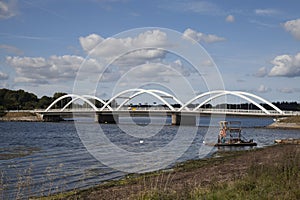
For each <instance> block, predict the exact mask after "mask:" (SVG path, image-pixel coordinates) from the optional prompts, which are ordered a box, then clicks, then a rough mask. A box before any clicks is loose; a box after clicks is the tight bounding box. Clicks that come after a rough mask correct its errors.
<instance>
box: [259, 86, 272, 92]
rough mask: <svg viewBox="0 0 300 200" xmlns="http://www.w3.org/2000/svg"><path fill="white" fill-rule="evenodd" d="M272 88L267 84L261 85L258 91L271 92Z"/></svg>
mask: <svg viewBox="0 0 300 200" xmlns="http://www.w3.org/2000/svg"><path fill="white" fill-rule="evenodd" d="M270 91H271V89H270V88H268V87H267V86H265V85H260V86H259V87H258V89H257V92H260V93H267V92H270Z"/></svg>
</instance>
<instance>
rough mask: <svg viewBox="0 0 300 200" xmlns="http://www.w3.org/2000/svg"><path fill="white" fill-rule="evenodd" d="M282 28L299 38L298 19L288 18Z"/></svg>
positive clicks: (299, 20) (299, 22)
mask: <svg viewBox="0 0 300 200" xmlns="http://www.w3.org/2000/svg"><path fill="white" fill-rule="evenodd" d="M283 27H284V29H285V30H286V31H287V32H289V33H291V34H292V35H293V36H294V37H295V38H296V39H297V40H300V19H296V20H290V21H287V22H285V23H284V24H283Z"/></svg>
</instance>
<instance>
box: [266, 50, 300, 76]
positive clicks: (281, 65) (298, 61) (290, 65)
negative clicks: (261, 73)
mask: <svg viewBox="0 0 300 200" xmlns="http://www.w3.org/2000/svg"><path fill="white" fill-rule="evenodd" d="M271 63H272V64H273V65H274V66H273V68H272V69H271V71H270V72H269V76H284V77H297V76H300V53H298V54H297V55H295V56H291V55H280V56H276V57H275V58H274V59H273V60H272V61H271Z"/></svg>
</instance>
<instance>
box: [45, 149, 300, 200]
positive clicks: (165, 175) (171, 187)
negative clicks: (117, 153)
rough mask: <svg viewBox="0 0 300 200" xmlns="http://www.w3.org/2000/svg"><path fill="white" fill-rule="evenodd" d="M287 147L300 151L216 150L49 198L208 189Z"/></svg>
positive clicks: (273, 161)
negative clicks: (164, 167) (202, 156)
mask: <svg viewBox="0 0 300 200" xmlns="http://www.w3.org/2000/svg"><path fill="white" fill-rule="evenodd" d="M288 150H289V151H297V152H299V151H300V145H273V146H269V147H265V148H261V149H253V150H247V151H237V152H223V153H221V155H220V154H219V153H217V154H216V155H214V157H212V158H208V159H202V160H193V161H187V162H184V163H180V164H178V166H176V167H174V168H173V169H170V170H162V171H158V172H153V173H149V174H143V175H136V174H134V175H130V176H128V177H126V178H124V179H122V180H119V181H110V182H108V183H106V184H101V185H99V186H96V187H93V188H90V189H86V190H81V191H72V192H69V193H63V194H60V195H57V196H51V197H50V198H49V197H48V198H46V199H102V200H108V199H144V198H142V197H145V194H147V193H149V191H150V192H151V191H162V192H166V193H172V194H177V195H181V193H182V192H186V191H191V189H192V188H195V187H197V188H204V189H205V188H207V187H211V186H212V185H216V184H222V183H225V184H229V183H231V182H233V181H235V180H239V179H241V178H243V177H245V176H246V175H247V173H248V172H249V169H250V168H251V167H252V168H253V166H256V165H258V166H260V165H261V166H264V165H269V164H272V165H276V163H277V162H278V161H280V160H281V159H282V158H283V157H285V156H286V155H285V153H286V152H287V151H288ZM146 199H147V198H146Z"/></svg>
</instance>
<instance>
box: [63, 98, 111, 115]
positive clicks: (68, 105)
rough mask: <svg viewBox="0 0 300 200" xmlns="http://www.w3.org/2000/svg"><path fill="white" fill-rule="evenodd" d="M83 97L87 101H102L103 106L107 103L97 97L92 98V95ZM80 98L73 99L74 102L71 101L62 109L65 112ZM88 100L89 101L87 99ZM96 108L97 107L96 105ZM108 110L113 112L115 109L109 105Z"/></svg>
mask: <svg viewBox="0 0 300 200" xmlns="http://www.w3.org/2000/svg"><path fill="white" fill-rule="evenodd" d="M82 97H84V98H85V99H87V98H89V99H94V100H98V101H100V102H101V103H102V104H103V105H104V104H105V103H106V102H105V101H103V100H102V99H100V98H98V97H96V96H91V95H82ZM78 99H79V98H78V97H77V98H74V99H72V101H69V102H68V103H67V104H66V105H65V106H64V107H63V109H62V111H63V110H65V109H66V108H67V107H68V106H69V105H71V104H72V103H73V102H75V101H77V100H78ZM87 100H88V99H87ZM95 106H96V105H95ZM107 108H108V109H109V110H110V111H113V109H112V108H111V107H110V106H109V105H108V106H107Z"/></svg>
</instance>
